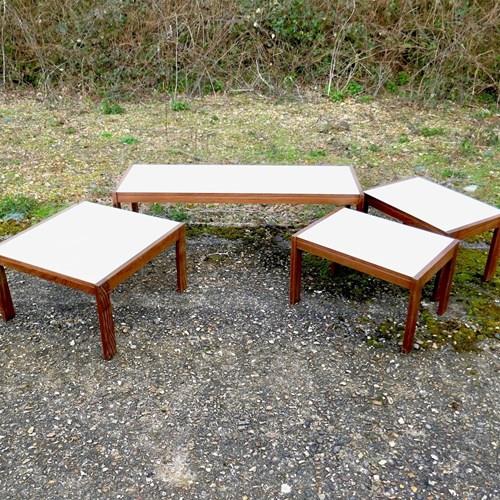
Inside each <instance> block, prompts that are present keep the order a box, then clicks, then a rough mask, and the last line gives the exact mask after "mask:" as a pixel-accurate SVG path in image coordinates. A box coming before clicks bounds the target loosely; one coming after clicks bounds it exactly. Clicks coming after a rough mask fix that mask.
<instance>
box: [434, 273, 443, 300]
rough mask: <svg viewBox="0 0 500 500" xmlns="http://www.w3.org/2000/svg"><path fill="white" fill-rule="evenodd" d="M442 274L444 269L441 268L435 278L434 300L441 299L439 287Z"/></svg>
mask: <svg viewBox="0 0 500 500" xmlns="http://www.w3.org/2000/svg"><path fill="white" fill-rule="evenodd" d="M441 274H442V269H440V270H439V271H438V272H437V274H436V277H435V278H434V289H433V290H432V300H434V301H435V302H436V301H438V300H439V287H440V286H441Z"/></svg>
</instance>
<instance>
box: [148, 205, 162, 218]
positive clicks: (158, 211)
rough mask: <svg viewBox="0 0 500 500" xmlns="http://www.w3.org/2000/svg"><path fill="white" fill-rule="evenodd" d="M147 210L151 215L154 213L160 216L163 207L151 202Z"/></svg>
mask: <svg viewBox="0 0 500 500" xmlns="http://www.w3.org/2000/svg"><path fill="white" fill-rule="evenodd" d="M149 211H150V212H151V214H152V215H156V216H157V217H160V216H161V215H163V214H164V213H165V208H164V207H163V206H162V205H160V204H159V203H153V204H152V205H151V206H150V207H149Z"/></svg>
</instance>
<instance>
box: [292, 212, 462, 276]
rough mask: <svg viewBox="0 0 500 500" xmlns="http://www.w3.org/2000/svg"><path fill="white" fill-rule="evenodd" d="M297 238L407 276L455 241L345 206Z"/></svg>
mask: <svg viewBox="0 0 500 500" xmlns="http://www.w3.org/2000/svg"><path fill="white" fill-rule="evenodd" d="M298 237H299V239H301V240H306V241H309V242H311V243H315V244H317V245H321V246H322V247H326V248H328V249H331V250H334V251H337V252H340V253H342V254H345V255H349V256H351V257H355V258H357V259H360V260H362V261H364V262H368V263H370V264H375V265H377V266H380V267H382V268H384V269H388V270H391V271H395V272H397V273H399V274H402V275H404V276H408V277H410V278H415V277H416V276H417V275H418V274H419V272H421V271H422V270H423V269H425V267H426V266H427V265H428V264H429V263H430V262H431V261H432V260H433V259H434V258H435V257H437V256H438V255H439V254H440V253H441V252H443V251H444V250H445V249H446V248H447V247H448V246H449V245H450V244H451V243H452V242H453V241H455V240H453V239H452V238H448V237H447V236H441V235H439V234H435V233H431V232H429V231H424V230H422V229H416V228H414V227H410V226H405V225H404V224H401V223H399V222H393V221H390V220H386V219H381V218H380V217H375V216H373V215H369V214H365V213H362V212H357V211H355V210H350V209H347V208H343V209H341V210H339V211H337V212H335V213H333V214H332V215H330V216H328V217H326V218H325V219H323V220H321V221H320V222H318V223H316V224H312V225H311V226H310V227H308V228H306V229H304V230H303V231H302V232H300V233H299V234H298Z"/></svg>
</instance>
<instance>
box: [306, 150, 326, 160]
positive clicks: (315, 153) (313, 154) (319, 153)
mask: <svg viewBox="0 0 500 500" xmlns="http://www.w3.org/2000/svg"><path fill="white" fill-rule="evenodd" d="M307 156H308V157H309V158H311V159H313V160H317V159H319V158H325V157H326V151H325V150H324V149H313V150H312V151H309V153H307Z"/></svg>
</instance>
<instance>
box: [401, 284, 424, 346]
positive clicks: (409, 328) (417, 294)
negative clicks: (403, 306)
mask: <svg viewBox="0 0 500 500" xmlns="http://www.w3.org/2000/svg"><path fill="white" fill-rule="evenodd" d="M421 298H422V285H414V286H413V288H410V304H409V306H408V314H407V316H406V326H405V333H404V337H403V348H402V351H403V352H410V351H411V350H412V349H413V338H414V337H415V329H416V328H417V317H418V311H419V309H420V300H421Z"/></svg>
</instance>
